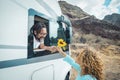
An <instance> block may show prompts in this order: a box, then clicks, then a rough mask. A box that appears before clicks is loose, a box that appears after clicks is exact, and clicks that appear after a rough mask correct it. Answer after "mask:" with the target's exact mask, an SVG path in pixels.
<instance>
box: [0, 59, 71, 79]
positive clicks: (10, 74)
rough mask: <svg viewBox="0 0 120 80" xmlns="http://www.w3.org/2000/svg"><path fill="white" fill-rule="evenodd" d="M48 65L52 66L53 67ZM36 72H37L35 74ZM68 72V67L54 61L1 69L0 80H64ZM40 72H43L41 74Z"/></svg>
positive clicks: (61, 61)
mask: <svg viewBox="0 0 120 80" xmlns="http://www.w3.org/2000/svg"><path fill="white" fill-rule="evenodd" d="M50 65H54V67H53V66H50ZM46 66H50V67H46ZM44 67H46V69H43V71H42V70H41V71H40V72H39V69H42V68H44ZM49 69H50V70H49ZM60 69H61V70H60ZM36 70H38V72H37V73H36ZM69 70H70V66H68V64H67V63H65V62H63V60H62V59H55V60H49V61H44V62H38V63H33V64H27V65H21V66H15V67H9V68H2V69H0V80H34V79H37V80H38V79H39V80H64V78H65V76H66V74H67V72H68V71H69ZM41 72H43V74H42V73H41ZM34 73H35V74H34ZM39 74H40V75H39ZM38 76H39V77H38ZM52 76H53V77H52ZM47 77H48V78H49V79H48V78H47ZM42 78H43V79H42Z"/></svg>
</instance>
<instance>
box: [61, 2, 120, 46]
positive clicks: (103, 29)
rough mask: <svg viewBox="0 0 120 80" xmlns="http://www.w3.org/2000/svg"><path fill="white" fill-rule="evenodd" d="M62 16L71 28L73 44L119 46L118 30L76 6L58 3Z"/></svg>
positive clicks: (119, 31) (119, 30)
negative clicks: (69, 23) (69, 22)
mask: <svg viewBox="0 0 120 80" xmlns="http://www.w3.org/2000/svg"><path fill="white" fill-rule="evenodd" d="M59 4H60V7H61V8H62V12H63V14H65V15H67V16H68V17H69V18H70V20H71V22H72V26H73V42H75V43H76V42H78V43H91V42H92V43H103V44H104V43H106V44H114V43H115V44H116V45H120V41H119V40H120V35H119V34H120V28H119V27H118V26H115V25H113V24H111V23H108V22H106V21H102V20H99V19H97V18H96V17H94V16H91V15H89V14H87V13H86V12H84V11H83V10H82V9H80V8H79V7H77V6H73V5H71V4H68V3H66V2H65V1H59Z"/></svg>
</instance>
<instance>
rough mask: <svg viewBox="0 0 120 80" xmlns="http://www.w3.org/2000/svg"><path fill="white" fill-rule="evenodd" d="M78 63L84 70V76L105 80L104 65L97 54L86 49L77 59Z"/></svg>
mask: <svg viewBox="0 0 120 80" xmlns="http://www.w3.org/2000/svg"><path fill="white" fill-rule="evenodd" d="M77 60H78V63H79V64H80V65H81V68H82V70H81V71H82V72H81V73H82V75H87V74H89V75H92V76H94V77H95V78H96V79H97V80H104V79H103V77H104V76H103V63H102V60H101V59H100V58H99V57H98V55H97V52H96V51H94V50H92V49H90V48H88V47H87V48H84V49H83V50H82V51H81V52H80V54H79V55H78V57H77Z"/></svg>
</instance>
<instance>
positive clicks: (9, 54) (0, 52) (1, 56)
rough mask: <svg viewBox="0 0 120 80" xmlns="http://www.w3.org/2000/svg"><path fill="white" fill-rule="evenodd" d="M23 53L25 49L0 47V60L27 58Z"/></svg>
mask: <svg viewBox="0 0 120 80" xmlns="http://www.w3.org/2000/svg"><path fill="white" fill-rule="evenodd" d="M25 53H27V50H26V49H22V50H19V49H0V61H6V60H14V59H20V58H27V54H25ZM5 55H6V56H5Z"/></svg>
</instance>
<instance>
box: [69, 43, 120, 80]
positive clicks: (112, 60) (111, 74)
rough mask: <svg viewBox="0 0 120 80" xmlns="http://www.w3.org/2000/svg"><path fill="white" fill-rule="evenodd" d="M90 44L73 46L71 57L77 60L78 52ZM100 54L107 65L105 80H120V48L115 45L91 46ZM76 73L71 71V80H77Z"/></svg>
mask: <svg viewBox="0 0 120 80" xmlns="http://www.w3.org/2000/svg"><path fill="white" fill-rule="evenodd" d="M86 45H88V44H78V43H75V44H71V53H72V54H71V56H72V57H73V58H74V59H75V58H76V56H77V55H78V54H79V53H76V50H79V51H80V50H81V49H82V48H84V47H85V46H86ZM89 46H91V47H93V48H94V49H95V50H97V51H98V52H99V54H98V55H99V56H100V57H101V59H102V60H103V62H104V65H105V69H104V72H105V80H120V47H119V46H115V45H108V44H107V45H106V44H104V45H100V44H94V45H89ZM75 75H76V71H75V70H74V69H72V70H71V79H70V80H75Z"/></svg>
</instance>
